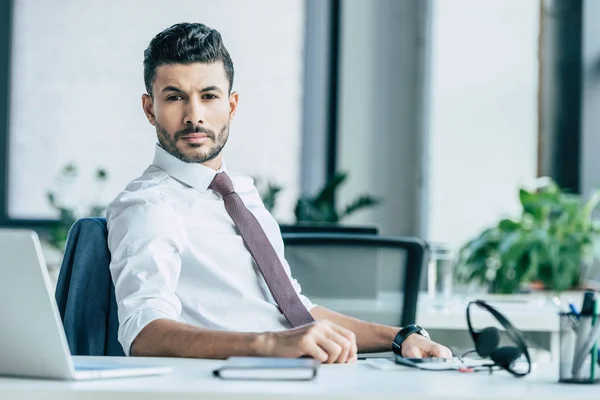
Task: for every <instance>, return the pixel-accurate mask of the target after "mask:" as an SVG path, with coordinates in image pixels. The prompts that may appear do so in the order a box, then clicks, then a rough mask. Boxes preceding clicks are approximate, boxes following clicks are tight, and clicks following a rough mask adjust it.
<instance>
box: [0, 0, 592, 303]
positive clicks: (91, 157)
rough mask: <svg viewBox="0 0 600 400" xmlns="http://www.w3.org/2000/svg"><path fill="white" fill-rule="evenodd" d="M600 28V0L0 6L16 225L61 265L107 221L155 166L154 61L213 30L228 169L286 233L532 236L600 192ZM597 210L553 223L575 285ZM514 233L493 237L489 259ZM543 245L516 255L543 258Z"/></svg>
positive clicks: (2, 192)
mask: <svg viewBox="0 0 600 400" xmlns="http://www.w3.org/2000/svg"><path fill="white" fill-rule="evenodd" d="M598 16H600V2H599V1H595V0H485V1H481V0H287V1H279V0H253V1H246V0H221V1H216V0H170V1H168V2H167V1H161V0H145V1H141V0H139V1H137V0H118V1H117V0H101V1H100V0H84V1H80V0H54V1H45V0H5V1H2V2H1V3H0V18H1V21H0V225H1V226H4V227H21V228H23V227H26V228H33V229H36V230H38V232H40V234H41V235H42V237H43V238H44V243H45V249H46V251H47V253H48V255H47V257H48V260H49V264H53V265H57V264H59V263H60V257H61V255H62V250H61V249H62V246H64V240H65V238H66V232H67V230H68V227H69V226H70V224H71V223H72V221H73V220H74V219H76V218H80V217H83V216H90V215H103V213H104V207H105V206H106V204H107V203H108V202H110V201H111V199H113V198H114V197H115V196H116V195H117V193H118V192H119V191H120V190H122V189H123V188H124V186H125V185H126V183H127V182H128V181H130V180H131V179H133V178H135V177H137V176H139V175H140V174H141V173H142V172H143V170H144V169H145V168H146V167H147V166H148V164H149V163H150V162H151V161H152V157H153V149H154V145H155V143H156V136H155V132H154V129H153V127H151V126H150V125H149V124H148V123H147V120H146V118H145V116H144V114H143V112H142V108H141V95H142V93H143V92H144V90H145V89H144V82H143V74H142V72H143V71H142V60H143V51H144V49H145V48H146V47H147V45H148V43H149V41H150V40H151V38H152V37H153V36H154V35H155V34H157V33H158V32H160V31H161V30H163V29H165V28H166V27H168V26H170V25H172V24H174V23H177V22H183V21H185V22H202V23H204V24H206V25H208V26H210V27H212V28H215V29H217V30H218V31H219V32H221V34H222V36H223V38H224V41H225V44H226V46H227V48H228V50H229V52H230V54H231V56H232V59H233V62H234V65H235V71H236V74H235V82H234V90H236V91H238V92H239V94H240V103H239V109H238V110H239V111H238V114H237V116H236V118H235V120H234V122H233V124H232V127H231V136H230V140H229V142H228V145H227V147H226V153H225V159H226V161H227V165H228V168H229V169H231V170H235V171H238V172H241V173H244V174H247V175H250V176H252V177H254V178H255V179H256V183H257V186H258V187H259V189H260V190H261V193H262V195H263V199H264V200H265V203H266V204H267V206H268V207H269V208H270V209H271V210H272V212H273V214H274V215H275V217H276V218H277V219H278V220H279V221H280V223H281V224H282V226H283V225H287V226H295V225H298V224H300V223H303V224H330V225H336V226H341V227H354V228H361V227H367V228H375V229H377V231H378V232H379V233H380V234H382V235H388V236H417V237H420V238H423V239H425V240H426V241H427V242H429V243H430V244H432V245H433V244H436V245H439V246H443V248H444V249H450V251H454V252H455V253H456V254H458V251H459V250H460V249H461V248H465V246H466V247H468V246H469V245H471V244H472V241H473V240H475V239H477V238H482V237H484V233H485V230H486V229H488V228H490V227H497V228H498V229H499V231H501V233H506V231H507V230H508V231H510V233H514V231H515V229H516V230H517V231H518V229H525V230H526V229H529V228H526V227H525V228H524V226H530V225H531V221H530V219H531V218H532V216H533V218H534V222H535V219H536V218H538V217H539V216H538V215H537V214H536V211H535V210H537V208H536V207H537V206H536V204H538V203H535V202H536V201H542V202H544V201H545V202H548V201H552V202H554V203H552V204H554V205H555V206H557V207H563V206H564V207H563V208H561V210H563V209H564V210H567V209H568V207H569V206H568V204H572V203H573V201H575V202H576V203H577V204H583V203H584V202H585V201H587V199H588V198H590V196H592V197H593V195H594V193H595V190H596V189H597V188H598V187H599V186H600V157H598V156H597V152H598V149H600V135H599V134H598V133H597V132H598V130H599V128H600V112H598V109H599V107H598V106H599V104H598V103H599V102H600V98H599V94H600V91H599V87H598V86H599V82H600V28H599V27H598V25H597V24H594V23H593V21H595V20H596V17H598ZM539 177H545V179H543V180H541V181H540V180H539V179H538V178H539ZM540 185H541V186H540ZM540 187H541V188H542V189H540ZM543 188H546V190H547V192H548V193H549V194H548V193H546V194H543V193H542V194H543V196H542V198H541V200H540V199H539V198H533V197H535V195H536V194H539V190H544V189H543ZM548 188H549V189H548ZM520 189H524V190H525V192H520ZM319 195H320V196H319ZM527 196H529V197H527ZM532 196H533V197H532ZM544 196H545V197H544ZM550 197H551V200H549V199H550ZM528 202H529V203H528ZM582 207H583V206H582ZM582 207H579V206H575V209H573V210H572V211H573V212H572V213H571V214H569V218H566V219H568V220H569V223H571V222H572V224H571V225H568V224H566V223H565V221H562V222H560V221H559V225H558V228H557V229H559V231H560V232H562V233H561V235H562V236H560V238H564V237H566V236H565V235H567V234H569V235H570V234H571V233H573V232H574V233H573V235H571V236H573V237H575V234H577V235H579V236H577V238H578V239H577V240H579V241H578V242H577V243H575V244H574V245H573V246H572V247H570V248H569V249H567V250H565V251H567V252H568V254H567V256H570V257H571V259H570V260H573V259H574V260H575V261H573V262H570V263H571V264H573V265H575V267H573V268H574V270H575V272H574V274H575V275H576V278H574V280H573V279H572V280H570V281H569V282H568V284H567V285H566V286H567V287H568V288H571V287H573V286H577V285H578V284H579V283H580V280H579V274H580V273H581V272H582V268H581V267H580V266H581V264H582V262H583V261H582V260H583V255H584V253H585V252H586V251H588V250H589V249H588V248H589V247H590V245H593V244H595V243H597V241H596V237H597V236H596V235H597V233H598V231H599V230H598V229H597V226H596V225H595V220H593V217H592V213H589V212H588V211H589V210H588V209H583V210H582ZM590 207H591V206H590ZM591 208H593V207H591ZM561 212H562V211H561ZM565 212H566V211H565ZM586 213H587V214H586ZM543 215H545V214H543V213H542V217H539V218H540V226H547V225H544V224H546V222H547V221H546V220H543V218H544V217H543ZM571 216H572V218H571ZM505 218H511V220H512V221H513V222H514V223H515V224H517V225H510V226H509V227H508V228H507V226H508V225H507V224H506V223H504V225H502V224H501V221H502V220H503V219H505ZM515 221H516V222H515ZM528 221H529V222H528ZM573 221H576V222H573ZM582 221H583V222H582ZM527 224H529V225H527ZM561 224H562V225H561ZM505 228H507V229H505ZM544 229H546V228H544ZM569 229H570V230H569ZM544 232H545V234H547V233H548V231H547V230H546V231H544ZM565 232H567V233H565ZM580 234H581V235H580ZM582 235H583V236H582ZM517 236H518V237H517V238H516V237H515V235H514V234H513V235H512V236H510V237H509V238H508V239H507V241H505V244H504V247H502V246H500V248H499V250H498V248H497V246H498V241H496V242H494V243H491V244H490V243H489V242H488V244H489V246H491V247H487V248H486V249H487V250H486V251H487V253H485V257H484V258H485V260H488V259H489V255H490V252H489V251H488V250H489V249H492V250H493V251H496V250H498V251H500V253H502V252H503V251H505V250H506V249H507V248H508V249H514V246H512V245H514V244H515V242H516V241H518V240H519V238H520V239H523V238H524V234H522V231H518V235H517ZM571 236H569V237H571ZM546 239H547V237H546V236H545V239H544V240H546ZM511 240H512V242H511ZM523 240H525V239H523ZM560 240H562V239H560ZM527 243H529V244H527ZM527 243H526V244H525V245H524V248H525V250H523V249H521V253H519V254H518V256H515V254H514V252H513V253H511V254H509V255H507V257H513V258H514V257H516V258H514V259H515V260H516V261H515V262H517V263H521V262H523V263H525V262H526V263H528V264H527V265H529V264H531V263H532V261H531V260H530V258H531V257H530V255H531V253H528V252H527V251H529V250H531V248H532V247H531V246H533V245H531V246H530V244H531V243H530V242H527ZM536 243H537V242H536ZM544 243H546V242H544ZM552 243H553V244H556V243H559V244H560V243H561V242H560V241H559V242H556V241H555V242H552ZM538 244H539V243H538ZM553 244H550V245H553ZM545 245H547V243H546V244H544V245H542V244H539V246H542V247H543V246H545ZM550 245H549V246H550ZM494 246H496V247H494ZM511 246H512V247H511ZM527 246H529V247H527ZM542 247H540V248H542ZM494 249H495V250H494ZM472 250H473V249H472ZM476 250H477V249H474V250H473V251H474V252H476ZM493 251H492V252H493ZM540 252H543V249H542V250H540ZM502 254H504V253H502ZM540 254H542V253H540ZM586 254H587V253H586ZM567 256H564V257H567ZM465 257H466V256H465ZM519 257H520V258H519ZM524 257H525V258H524ZM527 257H529V258H527ZM573 257H574V258H573ZM467 258H468V257H467ZM523 260H526V261H523ZM558 260H559V261H557V262H559V263H561V262H562V261H560V260H564V258H562V259H558ZM586 260H587V259H586ZM551 261H552V260H551ZM592 261H593V260H592ZM510 262H512V261H511V260H509V262H508V263H505V264H507V265H509V267H508V268H513V269H514V265H513V266H512V267H511V266H510V265H511V264H510ZM590 262H591V261H590ZM467 263H471V264H474V263H476V260H473V259H469V260H468V262H467ZM484 264H485V263H484ZM541 264H542V263H540V265H541ZM486 265H487V267H489V263H488V264H486ZM561 265H567V264H566V263H563V264H561ZM487 267H485V266H484V267H481V268H480V269H479V270H477V268H479V267H472V269H471V270H469V271H476V270H477V271H479V272H481V271H483V272H481V274H483V275H485V271H487V270H485V268H487ZM565 268H567V267H565ZM569 268H570V267H569ZM488 269H489V268H488ZM495 269H496V270H498V267H496V268H495ZM590 271H592V272H590ZM593 271H594V270H593V268H592V269H590V268H586V269H585V274H586V275H587V276H588V277H589V278H590V279H591V280H593V279H592V278H594V272H593ZM479 272H478V273H479ZM483 275H482V276H483ZM509 275H510V273H509ZM471 278H472V277H471ZM488 278H489V276H488V277H487V278H485V277H484V278H482V279H483V280H485V279H487V281H494V279H493V278H489V279H488ZM517 278H518V279H517V281H518V282H525V281H535V280H536V278H539V279H538V280H542V283H545V285H546V287H547V288H551V289H552V288H558V289H561V288H563V286H565V284H564V283H560V284H559V283H556V282H554V281H552V280H546V281H544V279H545V278H544V277H543V276H542V274H541V273H540V276H537V275H535V274H534V275H532V276H529V277H524V278H523V279H522V280H521V279H520V276H517ZM552 279H554V280H556V279H557V278H556V277H554V278H552ZM568 279H570V278H568ZM568 279H567V280H568ZM468 280H469V279H467V281H468ZM560 285H563V286H560ZM559 286H560V287H559ZM517 289H518V288H516V287H514V285H513V286H511V287H504V289H503V290H501V291H503V292H513V291H515V290H517Z"/></svg>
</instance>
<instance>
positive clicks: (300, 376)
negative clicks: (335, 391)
mask: <svg viewBox="0 0 600 400" xmlns="http://www.w3.org/2000/svg"><path fill="white" fill-rule="evenodd" d="M319 365H320V363H319V361H317V360H313V359H310V358H268V357H229V358H228V359H227V361H225V364H224V365H223V366H222V367H221V368H219V369H216V370H214V371H213V374H214V375H215V376H217V377H219V378H221V379H241V380H294V381H301V380H310V379H313V378H314V377H315V376H316V375H317V369H318V367H319Z"/></svg>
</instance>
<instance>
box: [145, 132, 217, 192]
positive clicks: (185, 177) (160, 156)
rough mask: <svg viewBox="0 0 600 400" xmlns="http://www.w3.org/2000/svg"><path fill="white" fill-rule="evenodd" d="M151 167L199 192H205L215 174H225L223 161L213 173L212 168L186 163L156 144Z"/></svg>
mask: <svg viewBox="0 0 600 400" xmlns="http://www.w3.org/2000/svg"><path fill="white" fill-rule="evenodd" d="M152 165H154V166H156V167H158V168H160V169H162V170H163V171H165V172H166V173H167V174H169V176H171V177H173V178H175V179H177V180H179V181H181V182H183V183H185V184H187V185H189V186H191V187H193V188H194V189H197V190H199V191H200V192H202V193H204V192H206V189H208V186H209V185H210V183H211V182H212V180H213V178H214V177H215V175H216V174H217V172H227V169H226V168H225V161H223V162H222V163H221V168H220V169H219V170H218V171H215V170H214V169H212V168H209V167H207V166H204V165H202V164H200V163H187V162H184V161H181V160H180V159H178V158H177V157H175V156H173V155H172V154H170V153H169V152H168V151H166V150H165V149H163V148H162V147H161V146H160V145H159V144H158V143H157V144H156V150H155V152H154V161H153V162H152Z"/></svg>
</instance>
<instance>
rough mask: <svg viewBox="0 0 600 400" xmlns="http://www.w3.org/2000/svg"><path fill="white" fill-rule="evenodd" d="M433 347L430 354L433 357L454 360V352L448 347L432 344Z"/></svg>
mask: <svg viewBox="0 0 600 400" xmlns="http://www.w3.org/2000/svg"><path fill="white" fill-rule="evenodd" d="M432 344H433V345H432V346H431V347H430V349H429V354H430V356H431V357H441V358H448V359H450V358H452V352H451V351H450V349H449V348H447V347H446V346H442V345H439V344H437V343H432Z"/></svg>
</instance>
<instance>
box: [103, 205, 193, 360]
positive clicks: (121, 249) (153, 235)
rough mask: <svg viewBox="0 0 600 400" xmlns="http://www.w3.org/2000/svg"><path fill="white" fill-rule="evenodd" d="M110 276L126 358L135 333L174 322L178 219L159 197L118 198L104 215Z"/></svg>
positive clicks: (177, 310)
mask: <svg viewBox="0 0 600 400" xmlns="http://www.w3.org/2000/svg"><path fill="white" fill-rule="evenodd" d="M107 222H108V247H109V250H110V252H111V263H110V271H111V275H112V279H113V283H114V285H115V296H116V301H117V308H118V315H119V331H118V339H119V342H120V343H121V345H122V346H123V351H124V352H125V355H127V356H129V355H130V349H131V344H132V343H133V340H134V339H135V338H136V337H137V335H138V334H139V333H140V331H141V330H142V329H143V328H144V327H145V326H146V325H148V324H149V323H150V322H152V321H154V320H156V319H171V320H175V321H178V320H179V316H180V314H181V302H180V300H179V298H178V297H177V296H176V294H175V289H176V286H177V282H178V280H179V273H180V271H181V258H180V254H181V248H180V247H181V245H182V243H184V240H183V239H184V238H183V237H182V236H183V235H184V231H183V229H181V223H180V222H179V216H178V215H177V213H175V211H174V210H173V209H172V208H171V207H170V206H169V205H168V204H167V203H166V202H165V201H164V200H163V199H161V198H160V196H156V197H152V196H148V195H146V196H144V195H139V194H137V193H136V194H132V193H125V194H121V195H119V196H118V197H117V199H115V201H113V202H112V203H111V204H110V205H109V208H108V210H107Z"/></svg>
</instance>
